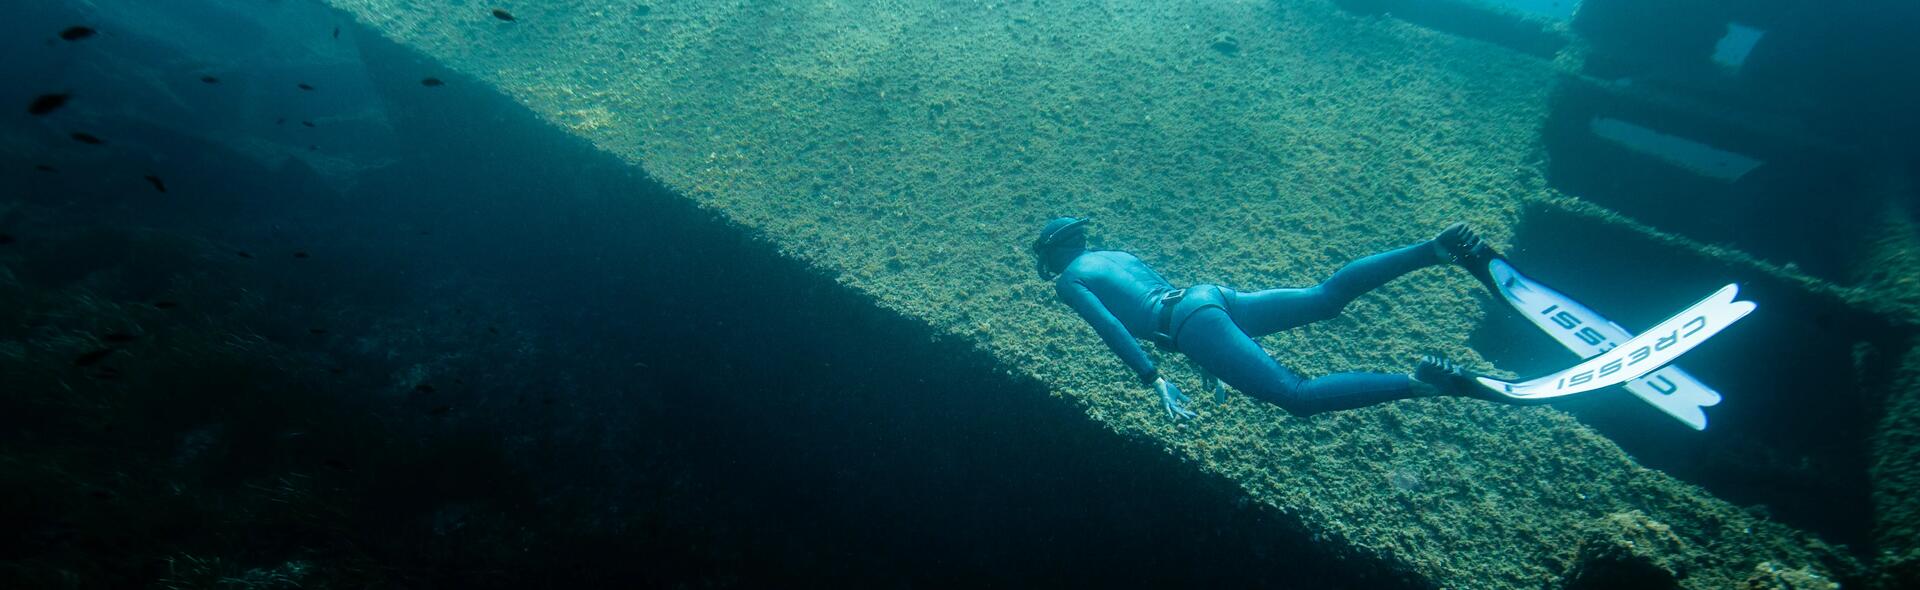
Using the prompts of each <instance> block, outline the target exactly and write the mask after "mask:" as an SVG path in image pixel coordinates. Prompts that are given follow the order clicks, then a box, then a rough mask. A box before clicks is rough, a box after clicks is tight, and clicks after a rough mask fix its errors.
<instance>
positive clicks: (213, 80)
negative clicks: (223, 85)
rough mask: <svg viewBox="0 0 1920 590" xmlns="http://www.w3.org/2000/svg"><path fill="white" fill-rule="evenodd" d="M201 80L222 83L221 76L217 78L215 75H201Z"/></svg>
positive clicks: (208, 82)
mask: <svg viewBox="0 0 1920 590" xmlns="http://www.w3.org/2000/svg"><path fill="white" fill-rule="evenodd" d="M200 81H201V82H204V83H207V84H219V83H220V79H219V78H215V77H213V76H201V77H200Z"/></svg>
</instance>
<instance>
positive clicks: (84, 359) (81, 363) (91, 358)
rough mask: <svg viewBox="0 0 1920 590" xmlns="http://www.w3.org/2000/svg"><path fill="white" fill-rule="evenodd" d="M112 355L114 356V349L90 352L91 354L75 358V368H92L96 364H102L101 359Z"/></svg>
mask: <svg viewBox="0 0 1920 590" xmlns="http://www.w3.org/2000/svg"><path fill="white" fill-rule="evenodd" d="M110 354H113V349H111V348H102V349H100V350H96V351H93V352H89V353H86V354H83V355H80V356H77V357H74V359H73V366H76V367H90V366H93V364H94V363H98V362H100V359H104V358H107V355H110Z"/></svg>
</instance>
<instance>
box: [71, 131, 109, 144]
mask: <svg viewBox="0 0 1920 590" xmlns="http://www.w3.org/2000/svg"><path fill="white" fill-rule="evenodd" d="M67 137H71V138H73V140H74V141H77V142H80V143H84V144H87V145H100V144H103V143H106V142H107V140H104V139H100V138H98V137H94V136H93V134H91V133H82V132H79V131H75V132H73V133H71V134H69V135H67Z"/></svg>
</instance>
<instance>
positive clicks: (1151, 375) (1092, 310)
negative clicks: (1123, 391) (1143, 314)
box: [1054, 279, 1160, 384]
mask: <svg viewBox="0 0 1920 590" xmlns="http://www.w3.org/2000/svg"><path fill="white" fill-rule="evenodd" d="M1054 290H1055V291H1057V292H1059V294H1060V300H1061V301H1064V302H1066V304H1067V306H1068V307H1072V308H1073V311H1074V312H1075V313H1078V314H1080V318H1081V319H1084V320H1086V321H1087V323H1088V324H1092V325H1093V331H1095V332H1099V333H1100V340H1102V341H1104V342H1106V343H1107V348H1108V349H1110V350H1112V351H1113V354H1114V355H1116V356H1119V357H1120V361H1121V362H1124V363H1126V364H1127V368H1130V369H1133V373H1134V374H1135V375H1138V376H1139V377H1140V382H1141V383H1146V384H1152V383H1153V382H1154V380H1155V379H1158V378H1159V377H1160V371H1159V369H1156V368H1154V366H1153V361H1152V360H1151V359H1148V358H1147V351H1145V350H1142V349H1141V348H1140V342H1139V341H1137V340H1134V339H1133V335H1132V334H1128V333H1127V328H1126V326H1123V325H1121V324H1120V318H1116V317H1113V312H1110V311H1107V306H1106V305H1104V304H1102V303H1100V298H1099V297H1096V296H1094V294H1093V291H1092V290H1089V289H1087V286H1086V285H1082V284H1080V282H1079V281H1075V280H1072V279H1066V280H1061V281H1059V282H1058V283H1055V284H1054Z"/></svg>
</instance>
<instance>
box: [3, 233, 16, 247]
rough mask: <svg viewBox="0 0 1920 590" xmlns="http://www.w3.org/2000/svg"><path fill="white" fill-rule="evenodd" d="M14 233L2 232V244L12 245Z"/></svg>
mask: <svg viewBox="0 0 1920 590" xmlns="http://www.w3.org/2000/svg"><path fill="white" fill-rule="evenodd" d="M12 245H13V234H0V246H12Z"/></svg>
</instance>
